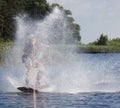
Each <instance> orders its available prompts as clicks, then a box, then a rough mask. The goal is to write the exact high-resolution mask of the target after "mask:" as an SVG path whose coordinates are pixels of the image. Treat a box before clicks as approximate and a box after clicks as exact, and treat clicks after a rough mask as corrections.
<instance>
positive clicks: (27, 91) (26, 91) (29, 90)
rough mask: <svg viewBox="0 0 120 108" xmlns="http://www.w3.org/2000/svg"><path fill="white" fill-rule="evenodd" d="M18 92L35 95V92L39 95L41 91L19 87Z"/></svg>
mask: <svg viewBox="0 0 120 108" xmlns="http://www.w3.org/2000/svg"><path fill="white" fill-rule="evenodd" d="M17 89H18V90H20V91H22V92H25V93H33V92H34V91H35V92H36V93H38V92H39V91H38V90H36V89H33V88H28V87H17Z"/></svg>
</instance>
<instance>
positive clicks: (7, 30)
mask: <svg viewBox="0 0 120 108" xmlns="http://www.w3.org/2000/svg"><path fill="white" fill-rule="evenodd" d="M55 6H58V7H60V9H62V10H63V11H65V13H66V15H72V14H71V11H70V10H65V9H63V7H61V6H60V5H58V4H52V5H49V4H48V3H47V1H46V0H0V40H2V41H7V40H14V38H15V36H14V33H15V20H14V17H15V16H16V15H18V14H23V13H26V14H28V16H29V17H31V18H34V19H40V18H44V17H45V15H46V14H47V13H49V12H50V11H51V10H52V8H54V7H55ZM68 19H69V21H70V26H71V29H72V30H73V31H74V32H73V34H72V35H73V36H74V37H75V39H77V40H79V41H80V39H81V37H80V33H79V31H80V26H79V25H78V24H75V23H74V19H73V18H72V17H68Z"/></svg>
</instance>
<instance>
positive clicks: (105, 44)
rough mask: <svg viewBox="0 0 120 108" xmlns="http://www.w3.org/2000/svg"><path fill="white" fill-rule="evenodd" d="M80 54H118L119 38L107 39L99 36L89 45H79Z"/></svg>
mask: <svg viewBox="0 0 120 108" xmlns="http://www.w3.org/2000/svg"><path fill="white" fill-rule="evenodd" d="M79 52H81V53H120V38H114V39H108V36H107V35H103V34H101V36H100V38H99V39H97V40H96V41H94V42H91V43H89V44H80V45H79Z"/></svg>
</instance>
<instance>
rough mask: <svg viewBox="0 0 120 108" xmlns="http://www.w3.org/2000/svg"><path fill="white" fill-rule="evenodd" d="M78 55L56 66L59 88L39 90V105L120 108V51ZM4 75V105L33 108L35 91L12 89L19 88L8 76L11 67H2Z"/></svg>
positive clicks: (0, 107)
mask: <svg viewBox="0 0 120 108" xmlns="http://www.w3.org/2000/svg"><path fill="white" fill-rule="evenodd" d="M78 58H79V59H77V61H76V62H74V63H72V64H69V65H65V64H64V65H60V66H57V67H54V68H53V70H52V72H51V74H52V75H50V76H52V79H51V80H52V82H55V83H54V85H55V87H56V89H53V91H52V92H46V93H45V92H42V93H38V94H37V102H36V103H37V108H120V92H119V91H120V54H83V55H82V54H81V55H80V56H79V55H78ZM59 70H60V71H59ZM71 70H72V71H71ZM6 73H7V74H6ZM18 73H19V72H18ZM0 74H1V76H0V108H33V107H34V102H33V94H29V93H21V92H19V91H16V90H13V91H12V92H11V91H9V90H12V89H15V88H14V87H13V86H11V87H10V83H9V82H8V80H7V79H6V75H7V76H9V75H10V74H9V69H8V68H2V67H1V68H0ZM21 74H22V73H19V74H17V75H18V76H21ZM61 74H62V75H61ZM63 76H64V77H63ZM16 78H18V77H16Z"/></svg>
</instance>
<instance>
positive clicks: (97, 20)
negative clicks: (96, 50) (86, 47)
mask: <svg viewBox="0 0 120 108" xmlns="http://www.w3.org/2000/svg"><path fill="white" fill-rule="evenodd" d="M47 1H48V3H50V4H51V3H58V4H60V5H62V6H63V7H64V8H65V9H69V10H71V11H72V14H73V18H74V19H75V22H76V23H78V24H80V26H81V31H80V33H81V36H82V40H81V41H82V42H83V43H88V42H91V41H94V40H96V39H97V38H99V36H100V34H102V33H103V34H107V35H108V37H109V38H110V39H111V38H114V37H120V0H47Z"/></svg>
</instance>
